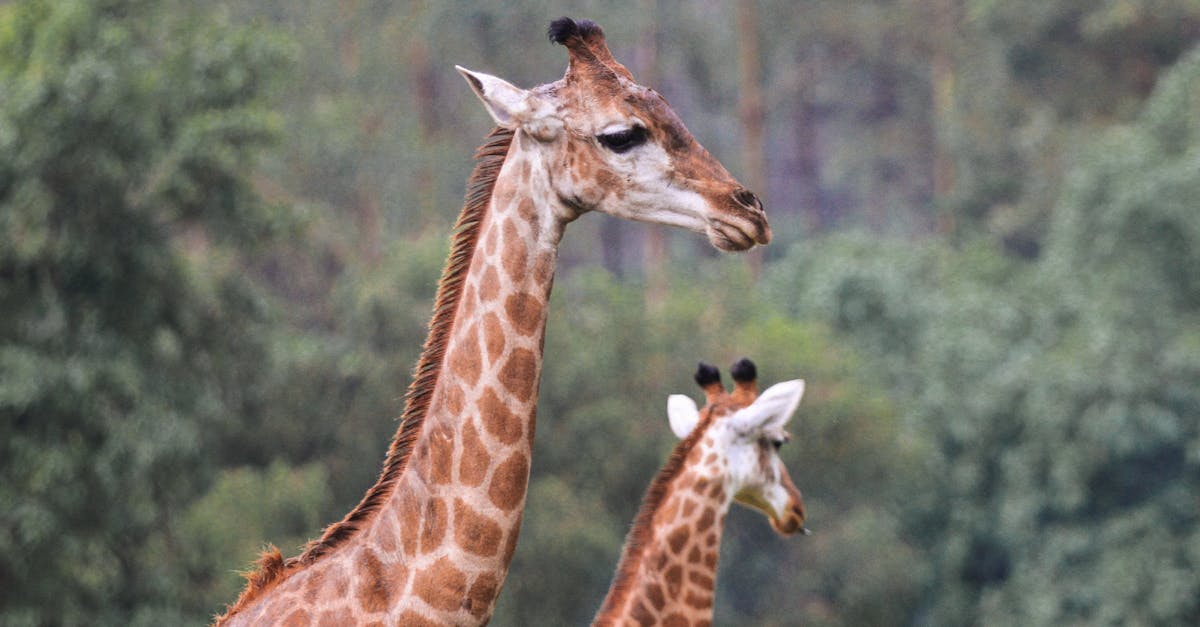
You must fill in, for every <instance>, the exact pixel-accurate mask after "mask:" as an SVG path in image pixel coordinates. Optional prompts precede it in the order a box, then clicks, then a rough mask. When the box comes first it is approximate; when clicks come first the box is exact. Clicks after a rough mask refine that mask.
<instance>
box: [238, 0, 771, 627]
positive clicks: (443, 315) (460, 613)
mask: <svg viewBox="0 0 1200 627" xmlns="http://www.w3.org/2000/svg"><path fill="white" fill-rule="evenodd" d="M548 34H549V36H550V39H551V40H552V41H554V42H556V43H558V44H562V45H563V46H565V47H566V49H567V52H568V55H569V60H570V62H569V66H568V68H567V72H566V74H565V76H564V77H563V78H562V79H561V80H559V81H556V82H554V83H550V84H547V85H542V86H539V87H536V88H534V89H530V90H525V89H521V88H518V87H515V86H513V85H511V84H510V83H508V82H506V81H504V80H501V79H499V78H496V77H494V76H489V75H487V74H483V73H480V72H472V71H469V70H466V69H463V68H458V71H459V72H460V73H461V74H462V75H463V77H464V78H466V80H467V83H468V84H469V85H470V87H471V89H472V90H473V91H474V92H475V94H476V96H478V97H479V99H480V100H482V101H483V104H484V106H485V108H486V109H487V110H488V112H489V113H490V114H491V116H492V118H493V119H494V120H495V122H496V124H497V126H498V128H497V129H495V130H493V131H492V133H491V135H489V137H488V140H487V142H486V143H485V144H484V145H483V146H482V147H481V148H480V149H479V151H478V152H477V154H476V158H477V163H476V167H475V171H474V173H473V174H472V175H471V178H470V180H469V181H468V185H467V194H466V200H465V204H464V207H463V210H462V213H461V214H460V216H459V218H458V224H457V226H456V228H455V235H454V237H453V241H452V244H451V252H450V257H449V259H448V260H447V263H446V268H445V271H444V272H443V274H442V278H441V281H440V283H439V287H438V294H437V297H436V302H435V305H434V314H433V319H432V321H431V322H430V327H429V336H428V338H427V339H426V341H425V347H424V349H423V351H422V354H421V357H420V359H419V361H418V362H417V366H416V369H415V372H414V380H413V382H412V384H411V386H410V387H409V390H408V393H407V396H406V402H405V410H404V413H403V415H402V416H401V423H400V426H399V428H398V430H397V432H396V435H395V437H394V438H393V440H392V443H391V447H390V449H389V450H388V454H387V458H386V460H385V461H384V465H383V471H382V473H381V474H380V477H379V480H378V481H377V482H376V483H375V485H374V486H372V487H371V488H370V489H369V490H367V493H366V495H365V496H364V497H363V499H362V501H361V502H360V503H359V504H358V505H357V506H356V507H355V508H354V509H353V510H352V511H351V512H350V513H349V514H347V515H346V517H345V518H343V519H342V520H341V521H340V522H337V523H334V524H333V525H330V526H329V527H328V528H326V529H325V532H324V533H323V535H322V536H321V537H320V538H318V539H316V540H314V541H312V542H310V543H309V544H308V546H307V547H305V549H304V551H303V552H302V553H301V554H300V555H299V556H296V557H292V558H289V559H286V560H285V559H283V558H282V556H281V555H280V553H279V551H278V550H277V549H271V550H269V551H267V552H265V553H264V554H263V556H262V557H261V558H260V560H259V565H258V569H257V571H256V572H253V573H251V574H249V575H248V576H247V579H248V583H247V586H246V588H245V590H244V591H243V592H242V594H241V596H240V597H239V598H238V600H237V601H236V602H235V603H234V604H233V605H232V606H230V607H229V608H228V610H227V612H226V613H225V614H224V615H223V616H220V617H218V619H217V623H218V624H220V625H248V624H274V623H280V624H289V625H292V624H295V625H304V624H351V623H355V624H372V623H386V624H403V625H425V624H430V625H433V624H438V625H450V624H456V625H474V624H483V623H485V622H487V620H488V619H489V618H490V617H491V614H492V610H493V606H494V603H495V600H496V596H497V594H498V593H499V590H500V586H501V584H502V583H503V582H504V578H505V575H506V574H507V572H508V566H509V563H510V561H511V560H512V555H513V550H514V549H515V547H516V542H517V534H518V532H519V530H520V525H521V514H522V509H523V507H524V504H525V491H526V488H527V485H528V482H529V464H530V454H531V451H532V442H533V432H534V412H535V403H536V400H537V391H538V381H539V377H540V373H541V365H542V363H541V362H542V346H543V337H544V333H545V325H546V305H547V301H548V299H549V296H550V288H551V283H552V281H553V277H554V267H555V261H556V258H557V250H558V245H559V241H560V239H561V238H562V234H563V230H564V229H565V228H566V225H567V224H568V223H570V222H571V221H573V220H575V219H576V218H578V217H579V216H580V215H582V214H583V213H586V212H588V211H600V212H604V213H608V214H610V215H614V216H619V217H623V218H629V219H633V220H641V221H646V222H656V223H661V224H670V225H675V226H682V227H685V228H688V229H691V230H694V231H698V232H702V233H705V234H706V235H707V236H708V239H709V241H710V242H711V243H712V244H713V245H714V246H716V247H717V248H720V249H722V250H731V251H732V250H744V249H747V248H750V247H752V246H754V245H755V244H766V243H767V242H768V241H769V240H770V237H771V233H770V229H769V227H768V226H767V220H766V215H765V214H764V213H763V210H762V204H761V203H760V202H759V201H758V198H757V197H755V195H754V194H753V193H751V192H750V191H749V190H747V189H745V188H743V187H742V186H741V185H740V184H738V182H737V181H736V180H735V179H734V178H733V177H732V176H731V175H730V174H729V173H728V172H727V171H726V170H725V168H724V167H722V166H721V164H720V163H719V162H717V160H716V159H714V158H713V157H712V156H711V155H709V154H708V152H706V151H705V150H704V148H703V147H701V146H700V144H699V143H698V142H697V141H696V140H695V138H693V137H692V135H691V134H690V133H689V132H688V130H687V129H686V128H685V127H684V126H683V123H682V122H681V121H680V120H679V118H678V117H677V116H676V115H675V113H674V111H672V110H671V108H670V107H669V106H668V105H667V103H666V101H665V100H663V98H662V97H661V96H659V95H658V94H657V93H655V92H654V91H653V90H650V89H648V88H646V87H642V86H640V85H638V84H637V83H635V82H634V80H633V76H632V75H631V74H630V73H629V71H628V70H627V69H625V67H624V66H622V65H621V64H620V63H617V62H616V61H615V60H614V59H613V58H612V55H611V54H610V53H609V50H608V47H607V45H606V44H605V41H604V33H603V31H602V30H601V29H600V27H599V26H597V25H596V24H594V23H592V22H589V21H579V22H576V21H574V20H571V19H570V18H560V19H558V20H555V21H554V22H553V23H551V25H550V29H549V33H548Z"/></svg>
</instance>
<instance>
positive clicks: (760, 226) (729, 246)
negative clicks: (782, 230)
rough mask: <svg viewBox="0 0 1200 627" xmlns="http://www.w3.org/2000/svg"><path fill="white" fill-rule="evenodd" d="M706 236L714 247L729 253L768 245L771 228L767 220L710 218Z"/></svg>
mask: <svg viewBox="0 0 1200 627" xmlns="http://www.w3.org/2000/svg"><path fill="white" fill-rule="evenodd" d="M705 234H706V235H708V241H709V242H710V243H712V245H713V246H715V247H717V248H719V249H721V250H724V251H729V252H737V251H742V250H748V249H750V248H753V247H754V245H755V244H761V245H766V244H767V243H768V242H770V241H771V228H770V227H769V226H767V221H766V220H765V219H760V220H754V219H737V218H710V219H709V220H708V225H707V228H706V229H705Z"/></svg>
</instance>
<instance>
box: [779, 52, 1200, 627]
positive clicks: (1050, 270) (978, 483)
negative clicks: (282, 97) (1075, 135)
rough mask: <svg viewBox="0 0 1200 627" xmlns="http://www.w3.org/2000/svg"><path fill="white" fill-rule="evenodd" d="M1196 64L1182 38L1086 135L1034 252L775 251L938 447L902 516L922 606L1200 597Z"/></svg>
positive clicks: (953, 614)
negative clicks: (1134, 108) (1177, 56)
mask: <svg viewBox="0 0 1200 627" xmlns="http://www.w3.org/2000/svg"><path fill="white" fill-rule="evenodd" d="M1198 86H1200V52H1196V51H1193V52H1192V53H1190V54H1188V55H1186V56H1185V57H1184V58H1183V59H1182V60H1181V61H1180V62H1179V64H1178V65H1177V66H1176V67H1175V68H1173V69H1172V70H1171V71H1170V72H1169V73H1168V74H1167V75H1165V77H1164V79H1163V81H1162V82H1161V84H1160V86H1159V87H1158V88H1157V89H1156V91H1155V93H1154V94H1153V96H1152V97H1151V98H1150V99H1149V101H1148V103H1147V106H1146V107H1145V109H1144V110H1143V112H1142V113H1141V114H1140V115H1139V116H1138V118H1137V119H1136V120H1135V121H1134V122H1133V123H1132V124H1130V125H1128V126H1124V127H1118V128H1114V129H1111V130H1110V131H1109V132H1108V133H1106V134H1105V136H1103V137H1101V138H1100V139H1098V140H1097V141H1095V142H1094V143H1093V144H1092V145H1091V146H1090V147H1088V148H1087V149H1086V150H1085V151H1083V156H1082V157H1081V159H1080V161H1079V164H1078V166H1077V167H1076V168H1075V169H1073V171H1072V172H1071V174H1070V175H1069V176H1068V177H1067V185H1066V187H1065V190H1064V193H1063V195H1062V198H1061V200H1060V202H1059V203H1058V205H1057V206H1056V207H1055V208H1054V211H1053V213H1052V215H1053V217H1054V221H1053V228H1052V229H1051V231H1050V234H1049V235H1048V236H1047V238H1046V250H1045V254H1044V257H1043V259H1042V260H1040V261H1038V262H1037V263H1025V262H1018V261H1013V260H1011V259H1006V258H1005V257H1004V256H1003V255H1002V254H1000V253H999V252H998V251H997V250H996V248H995V247H994V246H993V245H990V244H987V243H983V242H976V243H973V244H971V245H965V246H959V247H954V248H951V247H947V246H945V245H941V244H936V243H925V244H922V245H918V246H914V245H912V244H911V243H907V242H904V243H896V245H881V244H880V243H879V242H878V241H875V240H871V239H867V238H862V237H843V238H837V239H833V240H830V241H827V242H823V243H822V244H821V245H820V246H817V247H812V248H810V249H806V250H799V249H797V250H796V251H794V252H793V254H792V255H789V257H788V259H787V260H785V263H781V264H779V265H778V266H777V267H776V268H775V271H776V272H778V274H776V275H774V276H773V277H772V278H773V279H774V281H775V283H774V289H777V290H779V291H778V292H777V293H778V294H780V296H781V298H784V299H787V300H788V301H790V302H792V303H794V305H793V311H794V312H795V313H796V314H797V315H803V316H815V317H817V318H818V319H824V320H827V321H829V323H830V324H832V325H833V326H834V327H835V328H836V329H837V330H838V331H839V332H840V333H841V334H842V336H843V337H846V338H848V339H851V340H852V341H853V342H854V343H855V345H856V346H857V347H858V348H859V349H860V350H862V351H864V352H866V353H868V354H871V355H873V356H876V360H875V363H876V365H878V366H880V367H882V368H883V370H884V371H885V372H887V373H888V374H887V377H888V378H889V379H890V380H891V385H892V387H893V389H894V390H895V392H896V393H897V394H898V395H900V397H901V398H904V399H907V401H906V402H905V406H906V407H908V408H909V409H908V411H909V416H908V420H909V421H910V422H911V423H912V424H913V425H914V428H915V432H916V433H917V434H919V435H920V437H921V438H922V439H923V440H924V441H925V442H927V443H928V444H929V446H930V447H931V448H930V451H929V452H930V456H929V465H930V470H931V472H930V474H929V475H928V484H927V485H926V486H924V488H923V490H922V492H921V493H919V494H914V495H913V498H911V499H910V500H909V501H908V503H907V507H906V508H905V512H904V520H905V525H906V527H907V528H908V529H909V532H908V533H909V534H911V537H915V538H922V539H923V544H924V547H923V548H924V550H925V551H926V552H927V554H928V555H929V557H930V558H931V560H932V578H931V579H930V583H929V587H928V588H927V589H926V598H925V600H924V601H923V602H922V604H921V608H922V609H921V610H920V614H921V615H924V616H927V617H928V620H930V621H932V622H934V623H938V624H941V623H948V624H959V623H969V622H979V623H982V624H1021V625H1029V624H1035V625H1057V624H1064V623H1087V624H1129V623H1139V624H1191V623H1193V622H1196V620H1197V619H1198V618H1200V603H1197V599H1200V588H1198V584H1197V581H1198V580H1197V578H1196V576H1195V573H1196V572H1200V561H1198V559H1197V556H1200V536H1198V535H1197V529H1198V526H1197V524H1196V523H1197V521H1198V520H1200V506H1198V504H1197V501H1196V499H1195V494H1196V493H1197V491H1200V485H1198V484H1197V477H1200V472H1198V470H1200V466H1198V463H1200V457H1197V455H1196V451H1197V450H1200V449H1198V445H1197V443H1198V442H1200V395H1198V394H1197V390H1200V361H1197V359H1198V356H1200V351H1198V350H1197V348H1198V347H1200V335H1198V334H1197V331H1196V329H1198V328H1200V325H1198V324H1197V323H1198V322H1200V317H1198V314H1200V283H1198V282H1197V280H1196V277H1197V269H1198V268H1200V257H1197V251H1198V250H1200V214H1198V213H1197V212H1196V211H1195V206H1194V202H1195V201H1194V199H1195V198H1196V197H1197V194H1200V187H1198V186H1200V177H1197V175H1196V168H1195V164H1196V163H1197V155H1198V154H1200V132H1198V128H1200V127H1198V126H1197V122H1196V120H1197V118H1196V115H1195V111H1196V108H1197V106H1198V104H1197V103H1198V100H1197V98H1198V96H1197V94H1198V93H1200V88H1198ZM801 268H802V269H804V270H805V271H806V273H807V274H806V275H805V276H804V277H803V278H800V279H797V278H796V277H797V276H798V274H799V269H801Z"/></svg>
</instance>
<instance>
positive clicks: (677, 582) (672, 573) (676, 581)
mask: <svg viewBox="0 0 1200 627" xmlns="http://www.w3.org/2000/svg"><path fill="white" fill-rule="evenodd" d="M663 580H664V581H666V582H667V596H669V597H671V598H675V597H677V596H679V590H680V588H682V587H683V567H682V566H680V565H679V564H675V565H673V566H671V567H670V568H668V569H667V572H665V573H663Z"/></svg>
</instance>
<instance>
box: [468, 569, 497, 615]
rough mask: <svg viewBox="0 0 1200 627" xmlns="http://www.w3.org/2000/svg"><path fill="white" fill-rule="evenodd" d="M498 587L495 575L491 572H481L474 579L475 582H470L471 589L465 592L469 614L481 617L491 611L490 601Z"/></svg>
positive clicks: (494, 596)
mask: <svg viewBox="0 0 1200 627" xmlns="http://www.w3.org/2000/svg"><path fill="white" fill-rule="evenodd" d="M499 587H500V586H499V584H498V582H497V581H496V577H495V575H493V574H491V573H483V574H482V575H480V576H479V577H478V578H476V579H475V583H473V584H471V589H470V591H468V592H467V608H466V609H467V611H468V612H470V613H471V616H474V617H475V618H483V617H484V616H486V615H487V613H488V612H489V611H491V609H492V601H493V600H494V599H495V598H496V592H497V590H498V589H499Z"/></svg>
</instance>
